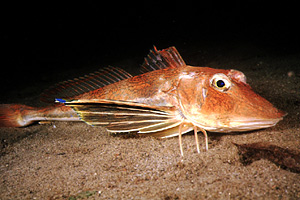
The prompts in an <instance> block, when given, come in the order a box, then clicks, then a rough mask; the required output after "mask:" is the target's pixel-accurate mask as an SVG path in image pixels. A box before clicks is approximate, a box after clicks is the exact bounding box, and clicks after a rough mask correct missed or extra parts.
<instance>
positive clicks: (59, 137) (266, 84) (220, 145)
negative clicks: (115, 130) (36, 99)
mask: <svg viewBox="0 0 300 200" xmlns="http://www.w3.org/2000/svg"><path fill="white" fill-rule="evenodd" d="M199 48H200V47H199ZM178 50H179V52H181V54H182V57H183V58H184V59H185V61H186V63H188V64H190V65H201V66H203V65H205V66H209V67H215V68H226V69H228V68H234V69H237V70H240V71H242V72H244V73H245V74H246V76H247V79H248V82H249V83H250V85H251V86H252V87H253V89H254V90H255V91H256V92H257V93H259V94H260V95H262V96H263V97H265V98H266V99H268V100H269V101H271V102H272V103H273V104H274V105H275V106H276V107H278V108H279V109H282V110H284V111H286V112H288V113H289V114H288V115H287V116H286V117H285V118H284V120H283V121H281V122H279V123H278V125H276V126H275V127H272V128H268V129H264V130H257V131H252V132H247V133H239V134H221V133H208V135H209V150H208V151H207V152H206V151H205V150H204V146H205V145H204V137H203V136H201V137H200V141H201V153H200V154H198V153H197V152H196V146H195V141H194V136H193V134H192V133H191V134H186V135H184V136H183V147H184V157H183V158H182V157H181V156H180V151H179V145H178V138H177V137H175V138H169V139H156V138H152V137H144V136H142V135H137V134H121V135H114V134H109V133H108V132H106V130H105V129H104V128H101V127H97V128H94V127H90V126H88V125H87V124H85V123H80V122H77V123H75V122H73V123H67V122H53V123H49V124H43V125H32V126H29V127H26V128H1V129H0V139H1V145H0V147H1V151H0V153H1V154H0V199H300V173H298V172H295V171H293V170H290V169H286V168H284V167H282V166H281V165H278V164H276V162H272V160H268V159H257V160H254V161H253V162H251V163H249V164H247V165H246V164H245V163H243V162H241V161H242V160H241V155H240V152H239V151H238V148H237V147H236V145H234V143H235V144H251V143H256V142H262V143H268V144H272V145H276V146H279V147H281V148H283V149H289V150H293V151H295V152H299V151H300V71H299V69H300V54H299V53H286V54H279V55H277V54H276V52H275V53H274V52H271V51H270V50H267V49H264V48H261V47H258V46H254V45H251V44H242V45H241V44H235V45H226V46H220V47H218V48H217V47H214V48H206V49H201V51H200V49H198V48H197V47H193V48H190V47H185V46H183V47H181V48H179V47H178ZM132 62H133V63H135V62H138V61H135V60H134V61H132ZM116 63H118V64H120V67H122V66H123V68H124V69H126V68H129V69H130V68H131V66H129V65H128V64H130V63H131V61H130V58H129V59H128V60H126V61H124V62H122V61H117V62H116ZM112 64H113V63H112ZM89 72H90V71H88V69H87V73H89ZM36 87H42V86H41V85H37V86H36ZM25 89H26V88H25ZM25 89H24V90H25ZM45 89H46V88H45ZM19 93H22V91H19ZM11 98H12V99H9V98H7V100H6V101H10V100H11V101H12V102H18V103H24V104H26V103H28V102H32V99H30V97H28V98H25V99H24V100H22V99H18V100H16V99H13V97H11ZM37 104H38V103H37ZM295 165H298V167H299V165H300V163H295Z"/></svg>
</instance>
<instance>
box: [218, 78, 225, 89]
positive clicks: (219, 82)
mask: <svg viewBox="0 0 300 200" xmlns="http://www.w3.org/2000/svg"><path fill="white" fill-rule="evenodd" d="M217 86H218V87H219V88H222V87H224V86H225V83H224V81H222V80H218V81H217Z"/></svg>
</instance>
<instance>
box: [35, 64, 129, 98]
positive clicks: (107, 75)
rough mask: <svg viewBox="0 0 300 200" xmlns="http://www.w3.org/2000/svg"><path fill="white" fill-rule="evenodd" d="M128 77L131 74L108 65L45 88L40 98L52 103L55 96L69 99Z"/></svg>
mask: <svg viewBox="0 0 300 200" xmlns="http://www.w3.org/2000/svg"><path fill="white" fill-rule="evenodd" d="M130 77H132V76H131V75H130V74H129V73H127V72H126V71H124V70H122V69H120V68H117V67H111V66H109V67H106V68H103V69H100V70H99V71H96V72H94V73H90V74H88V75H85V76H83V77H79V78H75V79H73V80H68V81H63V82H60V83H58V84H56V85H54V86H53V87H50V88H49V89H47V90H45V91H44V92H43V93H42V94H41V100H42V101H43V102H47V103H49V102H51V103H52V102H54V100H55V99H56V98H66V99H70V98H73V97H75V96H78V95H80V94H83V93H86V92H89V91H93V90H96V89H99V88H101V87H104V86H106V85H109V84H112V83H116V82H119V81H121V80H124V79H127V78H130Z"/></svg>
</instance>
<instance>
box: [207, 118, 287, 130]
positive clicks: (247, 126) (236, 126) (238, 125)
mask: <svg viewBox="0 0 300 200" xmlns="http://www.w3.org/2000/svg"><path fill="white" fill-rule="evenodd" d="M282 119H283V117H280V118H275V119H244V120H233V121H230V122H229V123H228V122H227V123H222V124H218V125H217V126H216V127H202V128H204V129H206V130H208V131H212V132H223V133H228V132H243V131H251V130H257V129H264V128H269V127H272V126H275V125H276V124H277V123H278V122H279V121H281V120H282Z"/></svg>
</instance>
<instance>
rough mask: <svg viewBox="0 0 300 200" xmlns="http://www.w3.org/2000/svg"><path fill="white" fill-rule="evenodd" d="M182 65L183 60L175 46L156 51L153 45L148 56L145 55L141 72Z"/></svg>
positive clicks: (183, 63)
mask: <svg viewBox="0 0 300 200" xmlns="http://www.w3.org/2000/svg"><path fill="white" fill-rule="evenodd" d="M182 66H185V62H184V60H183V59H182V57H181V56H180V54H179V53H178V51H177V49H176V48H175V47H169V48H167V49H163V50H160V51H158V50H157V49H156V47H155V46H154V47H153V50H150V53H149V54H148V56H147V57H145V61H144V63H143V65H142V67H141V72H142V73H146V72H150V71H154V70H158V69H165V68H168V67H172V68H177V67H182Z"/></svg>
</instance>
